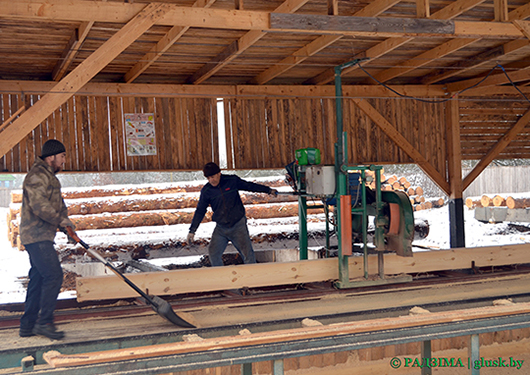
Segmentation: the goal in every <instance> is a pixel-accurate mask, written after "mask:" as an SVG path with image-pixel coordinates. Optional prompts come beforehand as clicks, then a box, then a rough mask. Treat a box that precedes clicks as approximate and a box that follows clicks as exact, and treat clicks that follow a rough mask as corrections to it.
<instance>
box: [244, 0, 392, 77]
mask: <svg viewBox="0 0 530 375" xmlns="http://www.w3.org/2000/svg"><path fill="white" fill-rule="evenodd" d="M399 1H400V0H376V1H373V2H371V3H370V4H369V5H367V6H366V7H364V8H363V9H361V10H360V11H358V12H356V13H355V14H354V16H356V17H376V16H378V15H379V14H381V13H383V12H384V11H385V10H387V9H389V8H391V7H392V6H394V5H395V4H397V3H399ZM341 38H342V35H323V36H320V37H318V38H317V39H315V40H314V41H312V42H311V43H309V44H307V45H305V46H304V47H302V48H300V49H299V50H298V51H296V52H294V53H293V54H292V55H291V56H288V57H286V58H285V59H283V60H282V61H280V62H279V63H278V64H276V65H274V66H272V67H270V68H269V69H267V70H265V71H264V72H262V73H260V74H258V75H257V76H256V77H255V78H254V79H253V80H252V81H251V83H254V84H258V85H263V84H265V83H267V82H269V81H270V80H272V79H273V78H275V77H277V76H279V75H280V74H283V73H285V72H286V71H288V70H290V69H292V68H294V67H295V66H296V65H298V64H300V63H301V62H303V61H305V60H306V59H307V58H309V57H311V56H313V55H315V54H316V53H318V52H320V51H322V50H323V49H324V48H326V47H328V46H330V45H331V44H333V43H335V42H336V41H337V40H339V39H341Z"/></svg>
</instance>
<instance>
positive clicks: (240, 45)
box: [188, 0, 308, 85]
mask: <svg viewBox="0 0 530 375" xmlns="http://www.w3.org/2000/svg"><path fill="white" fill-rule="evenodd" d="M307 1H308V0H286V1H285V2H284V3H282V4H281V5H280V6H279V7H278V8H276V9H275V12H286V13H292V12H296V11H297V10H298V9H300V8H301V7H302V6H303V5H304V4H305V3H307ZM265 35H266V32H264V31H261V30H252V31H249V32H248V33H246V34H245V35H243V36H242V37H241V38H239V39H238V40H235V41H234V42H233V43H231V44H230V45H229V46H228V47H226V48H225V49H224V50H223V51H221V53H219V54H218V55H217V56H216V57H214V58H213V59H212V60H211V61H210V62H208V63H207V64H205V65H204V66H203V67H202V68H201V69H199V70H198V71H196V72H195V73H194V74H193V75H192V76H191V77H190V78H189V79H188V83H193V84H196V85H197V84H200V83H202V82H204V81H205V80H207V79H208V78H210V77H211V76H212V75H214V74H215V73H216V72H218V71H219V70H220V69H221V68H223V67H224V66H225V65H226V64H228V63H229V62H230V61H232V60H234V59H235V58H236V57H237V56H239V55H241V54H242V53H243V52H244V51H246V50H247V49H248V48H249V47H251V46H252V45H253V44H254V43H256V42H257V41H258V40H260V39H261V38H263V37H264V36H265Z"/></svg>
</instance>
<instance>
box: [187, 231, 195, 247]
mask: <svg viewBox="0 0 530 375" xmlns="http://www.w3.org/2000/svg"><path fill="white" fill-rule="evenodd" d="M194 239H195V233H191V232H190V233H188V237H186V242H187V243H188V245H191V244H192V243H193V240H194Z"/></svg>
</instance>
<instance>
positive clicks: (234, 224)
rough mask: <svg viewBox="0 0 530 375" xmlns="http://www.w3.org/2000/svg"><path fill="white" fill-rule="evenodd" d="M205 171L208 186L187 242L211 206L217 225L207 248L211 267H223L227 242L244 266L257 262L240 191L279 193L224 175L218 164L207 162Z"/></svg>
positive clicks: (205, 188)
mask: <svg viewBox="0 0 530 375" xmlns="http://www.w3.org/2000/svg"><path fill="white" fill-rule="evenodd" d="M203 172H204V177H206V178H207V179H208V183H207V184H206V185H204V187H203V188H202V189H201V196H200V198H199V202H198V203H197V209H196V210H195V214H194V215H193V220H192V222H191V226H190V232H189V234H188V237H187V241H188V243H189V244H191V243H192V242H193V240H194V238H195V232H196V231H197V228H198V227H199V224H200V223H201V221H202V219H203V218H204V215H205V214H206V209H207V208H208V206H211V207H212V210H213V216H212V220H213V221H215V222H216V223H217V225H216V226H215V229H214V231H213V234H212V239H211V241H210V246H209V247H208V253H209V255H210V263H211V264H212V266H222V265H223V260H222V255H223V253H224V251H225V249H226V246H227V245H228V241H232V244H233V245H234V246H235V248H236V249H237V251H238V252H239V254H240V255H241V257H242V258H243V262H244V263H256V257H255V255H254V249H253V248H252V242H251V241H250V236H249V233H248V227H247V218H246V217H245V207H244V206H243V202H241V197H240V196H239V190H245V191H252V192H256V193H267V194H276V190H275V189H271V188H270V187H268V186H265V185H260V184H256V183H253V182H248V181H245V180H243V179H241V178H239V177H238V176H236V175H223V174H221V169H220V168H219V166H218V165H217V164H215V163H207V164H206V165H205V166H204V168H203Z"/></svg>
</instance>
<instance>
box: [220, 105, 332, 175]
mask: <svg viewBox="0 0 530 375" xmlns="http://www.w3.org/2000/svg"><path fill="white" fill-rule="evenodd" d="M224 105H225V127H226V139H227V161H228V166H229V168H235V169H244V168H283V167H284V166H286V165H287V164H289V163H290V162H292V161H293V160H294V157H295V150H297V149H300V148H305V147H316V148H319V149H320V152H321V157H322V163H324V164H333V161H334V157H333V154H334V151H333V150H334V149H333V143H334V142H335V139H336V131H335V112H334V111H335V109H334V108H335V104H334V102H333V101H332V100H330V99H265V100H261V99H251V100H245V99H227V100H225V101H224Z"/></svg>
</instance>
